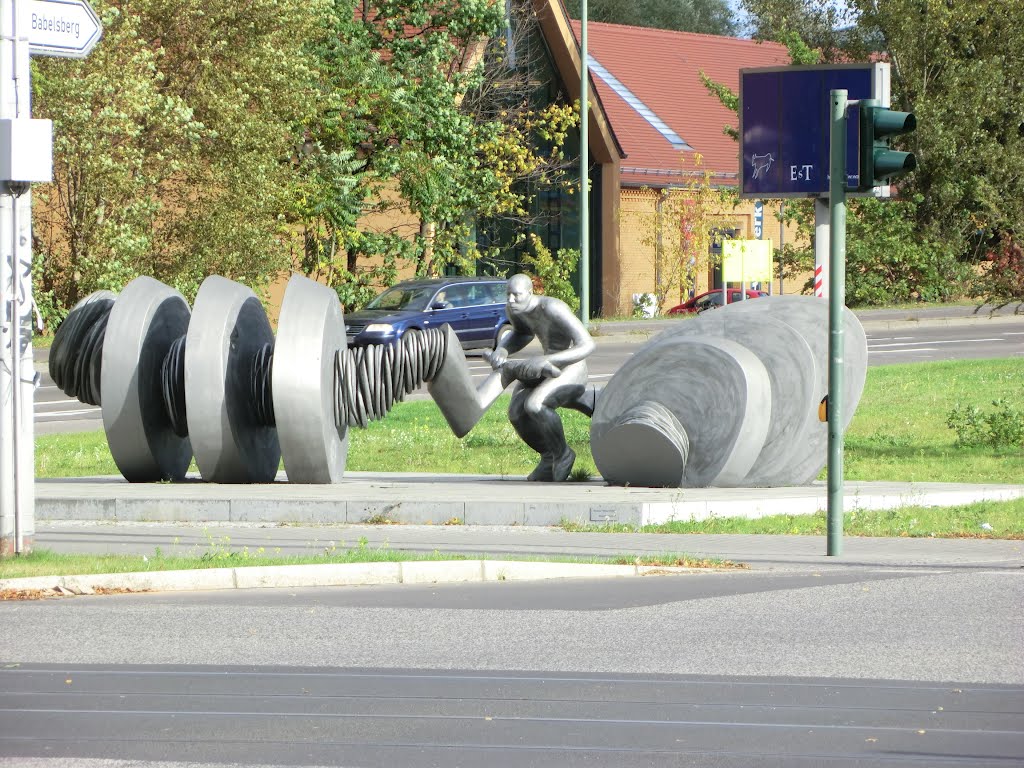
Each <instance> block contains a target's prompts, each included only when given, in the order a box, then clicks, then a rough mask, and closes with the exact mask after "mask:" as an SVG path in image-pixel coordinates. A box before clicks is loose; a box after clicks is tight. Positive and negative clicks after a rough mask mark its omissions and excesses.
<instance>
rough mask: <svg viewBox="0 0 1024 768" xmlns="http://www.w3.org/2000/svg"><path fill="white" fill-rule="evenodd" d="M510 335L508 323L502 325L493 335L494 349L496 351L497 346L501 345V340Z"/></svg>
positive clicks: (510, 327)
mask: <svg viewBox="0 0 1024 768" xmlns="http://www.w3.org/2000/svg"><path fill="white" fill-rule="evenodd" d="M510 333H512V325H511V324H510V323H504V324H503V325H502V326H501V327H500V328H499V329H498V332H497V333H496V334H494V348H495V349H497V348H498V344H500V343H501V340H502V339H503V338H504V337H505V336H507V335H508V334H510Z"/></svg>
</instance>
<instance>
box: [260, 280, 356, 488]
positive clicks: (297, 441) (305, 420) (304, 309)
mask: <svg viewBox="0 0 1024 768" xmlns="http://www.w3.org/2000/svg"><path fill="white" fill-rule="evenodd" d="M345 346H346V340H345V321H344V318H343V316H342V311H341V305H340V304H339V303H338V295H337V294H336V293H335V292H334V291H332V290H331V289H330V288H327V287H325V286H323V285H320V284H319V283H316V282H314V281H312V280H310V279H309V278H307V277H303V276H302V275H292V277H291V279H290V280H289V281H288V288H287V290H286V291H285V294H284V303H283V304H282V305H281V316H280V319H279V320H278V326H277V344H276V346H275V347H274V369H273V374H272V378H273V392H274V414H275V418H276V421H277V435H278V439H279V440H280V441H281V455H282V457H283V459H284V468H285V471H286V472H287V473H288V480H289V481H290V482H293V483H337V482H340V481H341V479H342V477H343V476H344V474H345V460H346V459H347V457H348V426H347V424H346V420H345V419H343V418H342V419H337V421H340V422H341V425H340V426H336V425H335V421H336V419H335V414H334V400H335V386H336V385H335V365H334V363H335V355H336V354H337V352H338V350H340V349H344V348H345ZM341 384H342V383H341V382H339V383H338V385H341Z"/></svg>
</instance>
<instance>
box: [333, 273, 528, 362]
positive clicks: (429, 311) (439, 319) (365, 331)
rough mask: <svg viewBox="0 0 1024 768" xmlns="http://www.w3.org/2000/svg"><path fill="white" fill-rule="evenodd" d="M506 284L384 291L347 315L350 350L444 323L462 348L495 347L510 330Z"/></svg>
mask: <svg viewBox="0 0 1024 768" xmlns="http://www.w3.org/2000/svg"><path fill="white" fill-rule="evenodd" d="M505 299H506V294H505V281H504V280H501V279H496V278H483V277H441V278H429V279H428V278H424V279H421V280H407V281H405V282H403V283H398V284H397V285H395V286H394V287H392V288H388V289H387V290H386V291H384V293H382V294H380V295H379V296H378V297H377V298H375V299H374V300H373V301H371V302H370V303H369V304H367V305H366V307H364V308H363V309H361V310H359V311H358V312H353V313H351V314H348V315H345V333H346V335H347V336H348V343H349V346H363V345H366V344H389V343H393V342H395V341H397V340H398V339H400V338H401V337H402V334H404V333H405V332H406V331H408V330H410V329H413V328H415V329H418V330H423V329H426V328H437V327H440V326H442V325H444V324H445V323H447V324H448V325H450V326H451V327H452V330H454V331H455V334H456V335H457V336H458V337H459V341H460V342H461V343H462V347H463V349H474V348H481V347H485V348H493V347H494V345H495V344H496V343H497V340H498V339H499V338H501V336H502V335H503V334H505V333H506V332H507V331H508V330H510V329H511V325H509V322H508V318H507V317H506V316H505Z"/></svg>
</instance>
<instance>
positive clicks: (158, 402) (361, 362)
mask: <svg viewBox="0 0 1024 768" xmlns="http://www.w3.org/2000/svg"><path fill="white" fill-rule="evenodd" d="M151 282H153V283H155V281H151ZM222 282H223V283H227V282H228V281H222ZM308 282H309V281H306V282H305V283H302V284H300V285H299V287H298V290H299V291H300V292H301V291H304V290H315V289H310V288H309V287H308V285H307V284H308ZM156 285H159V284H156ZM164 289H166V287H164ZM143 290H149V291H150V292H152V288H148V289H147V288H145V287H143ZM211 295H214V296H217V295H218V294H217V293H216V292H211ZM116 299H117V297H116V296H115V295H114V294H113V293H110V292H109V291H100V292H97V293H95V294H92V295H90V296H88V297H87V298H85V299H83V300H82V301H81V302H79V303H78V304H77V305H76V306H75V307H74V308H73V309H72V311H71V312H70V313H69V315H68V317H67V319H66V320H65V321H64V323H62V324H61V326H60V327H59V328H58V329H57V333H56V334H55V336H54V342H53V345H52V349H51V354H50V363H49V365H50V375H51V377H52V378H53V380H54V382H55V383H56V384H57V386H58V387H59V388H60V389H61V390H62V391H64V392H65V393H66V394H67V395H69V396H71V397H77V398H78V399H79V400H80V401H82V402H86V403H89V404H91V405H100V406H102V405H103V392H102V386H101V380H102V369H103V352H104V343H105V341H106V336H107V326H108V321H109V320H110V317H111V314H112V312H113V311H114V306H115V302H116ZM197 301H198V300H197ZM335 302H336V299H335ZM224 303H225V305H226V302H224ZM186 311H187V307H186ZM184 327H185V328H188V327H189V326H188V325H187V323H186V325H185V326H184ZM246 330H248V329H246ZM180 332H181V331H180V330H179V331H178V333H180ZM236 335H237V332H235V333H233V334H232V335H231V338H232V339H234V338H235V337H236ZM241 335H242V336H244V335H246V333H245V332H243V333H242V334H241ZM188 339H189V333H188V332H186V333H184V334H182V335H180V336H176V337H173V336H172V337H171V339H170V340H169V341H168V342H167V344H166V353H162V357H161V355H160V354H158V357H157V360H156V361H155V362H156V365H155V366H151V367H152V368H155V370H153V371H152V375H153V376H155V377H156V381H155V382H154V385H153V389H154V390H155V392H154V394H153V396H151V397H149V398H144V399H143V402H142V403H141V404H140V405H139V407H138V409H137V410H138V411H140V412H139V413H137V414H136V419H135V421H136V422H137V423H136V429H135V432H141V434H140V435H138V436H136V435H132V436H131V440H134V439H135V438H136V437H139V438H141V439H143V440H144V441H145V442H152V440H150V439H149V438H150V437H151V435H150V434H149V432H150V430H151V429H153V428H152V426H151V425H152V424H155V423H165V424H166V425H167V429H169V431H170V432H173V434H174V435H176V436H177V437H178V438H180V439H182V440H186V441H187V439H188V438H189V432H190V430H189V414H188V402H189V401H188V399H187V397H186V389H187V385H186V379H187V373H186V345H187V341H188ZM449 339H450V335H449V333H448V331H447V329H445V328H431V329H426V330H423V331H410V332H408V333H406V335H405V336H404V337H403V338H402V339H401V340H400V341H399V342H398V343H396V344H389V345H377V346H369V347H360V348H353V349H349V348H347V347H346V346H344V337H343V336H342V337H341V348H340V349H331V350H329V352H328V354H329V362H328V363H327V365H329V366H330V371H329V372H327V375H328V376H329V377H330V379H333V386H332V392H331V400H332V404H333V409H332V410H333V419H332V420H331V421H333V424H334V427H335V429H336V432H337V435H338V436H342V438H343V436H344V433H345V429H346V428H347V427H349V426H358V427H366V425H367V424H368V423H369V422H370V421H375V420H378V419H382V418H384V416H385V415H386V414H387V413H388V412H389V411H390V410H391V408H392V407H393V406H394V404H395V403H396V402H400V401H401V400H402V399H403V398H404V397H405V396H406V395H407V394H409V393H410V392H412V391H414V390H416V389H417V388H419V387H420V386H422V385H423V384H424V383H427V382H431V381H433V379H434V378H435V376H437V375H438V373H439V371H440V370H441V368H442V366H443V365H444V362H445V360H446V356H447V355H448V351H449V350H448V347H449ZM144 346H145V343H144ZM198 346H199V342H197V348H198ZM205 346H207V347H209V346H211V345H205ZM231 346H232V349H234V347H235V345H234V343H232V344H231ZM274 347H275V344H274V342H273V341H271V342H269V343H258V342H257V343H256V345H255V346H254V347H251V351H250V353H247V354H242V355H240V356H239V357H238V358H237V359H234V358H232V359H231V361H230V362H229V363H228V366H229V368H231V370H230V371H229V372H228V373H229V376H228V377H229V378H232V377H234V378H238V379H240V380H241V381H242V382H243V384H244V386H242V387H240V388H239V389H237V390H232V391H230V392H228V393H221V397H222V398H224V399H225V400H226V401H227V402H226V403H225V406H226V410H227V411H230V412H233V413H236V414H237V413H239V412H241V413H243V414H244V421H245V422H246V424H245V431H246V434H245V435H244V436H239V435H235V434H234V431H233V430H227V431H226V432H225V433H223V434H221V433H220V432H218V433H217V434H218V439H220V440H221V441H228V442H234V443H235V445H232V446H231V448H232V450H231V451H218V452H216V454H215V457H214V458H215V459H216V460H209V461H208V462H207V463H209V464H212V465H220V464H223V463H224V462H223V461H222V459H223V458H224V456H228V457H229V458H232V457H235V454H236V453H240V454H241V459H242V460H243V461H244V459H245V457H246V451H247V450H248V449H247V447H246V445H245V444H246V443H249V442H253V440H251V439H250V438H251V434H253V433H255V432H254V430H259V429H265V428H275V427H276V426H277V409H276V408H275V400H274V387H273V381H274V375H273V374H274V360H275V349H274ZM139 357H141V355H140V356H139ZM135 365H139V359H138V357H137V359H136V360H135ZM207 367H208V366H207ZM204 372H205V371H204ZM307 373H308V375H310V376H312V375H320V374H322V373H324V372H317V371H313V370H312V369H310V370H309V371H307ZM142 378H146V376H145V375H144V376H143V377H142ZM215 378H223V377H222V376H215ZM330 379H329V381H330ZM197 389H198V388H197ZM197 396H198V397H200V398H203V399H204V400H205V399H207V396H206V393H205V392H203V391H196V390H193V391H192V393H191V394H190V395H189V397H197ZM303 401H304V398H303V397H302V395H301V394H292V395H290V396H289V397H288V402H289V404H291V403H294V402H303ZM193 404H195V401H193ZM203 405H205V403H203ZM325 405H327V404H326V403H325ZM304 407H305V405H304ZM308 407H310V408H315V409H317V410H318V413H317V416H316V417H314V418H315V420H320V419H322V418H323V416H324V414H323V412H322V411H320V410H319V408H320V406H319V403H315V404H314V403H309V404H308ZM327 407H330V405H328V406H327ZM325 410H326V409H325ZM229 418H230V414H229ZM113 420H114V419H112V421H113ZM104 423H105V425H106V424H107V418H106V413H105V415H104ZM193 427H195V423H193ZM304 437H306V439H307V441H312V440H313V439H314V437H315V436H312V435H310V436H305V435H304ZM108 440H111V442H112V443H113V439H112V436H111V432H110V430H109V429H108ZM120 442H124V441H123V440H122V441H120ZM204 442H205V443H206V444H208V443H209V440H204ZM255 442H257V443H267V442H268V441H267V440H264V439H262V438H257V439H256V440H255ZM114 447H115V446H114V445H113V444H112V445H111V448H112V453H114V457H115V461H117V460H118V451H116V450H114ZM119 447H120V446H119ZM125 447H126V446H125ZM261 447H262V448H266V446H265V445H262V446H261ZM273 448H274V450H277V444H276V439H275V440H274V441H273ZM235 449H237V450H235ZM258 452H259V453H260V454H263V453H266V451H265V450H260V451H258ZM329 452H330V451H328V453H329ZM222 454H223V455H222ZM277 455H278V456H279V455H280V453H278V454H277ZM196 458H197V460H200V448H199V447H198V446H197V447H196ZM259 458H260V459H261V460H262V459H265V457H263V456H262V455H261V456H260V457H259ZM271 458H272V461H269V460H263V461H261V463H262V464H266V465H267V467H268V468H265V469H263V470H260V471H255V472H256V477H250V476H248V475H245V474H244V473H243V475H242V477H241V478H240V477H239V473H238V472H237V471H230V472H229V476H230V477H231V481H234V482H239V481H252V480H253V479H257V478H258V479H264V480H266V475H267V474H268V473H276V467H277V462H278V461H279V458H273V457H271ZM156 462H157V464H158V465H160V472H159V475H160V476H171V477H176V476H178V475H179V474H183V471H184V470H181V471H180V472H179V471H173V470H168V469H166V463H165V462H163V461H162V460H161V459H159V458H158V459H157V460H156ZM285 463H286V467H287V466H288V456H287V455H285ZM321 463H322V462H321ZM343 463H344V461H343V458H342V466H343ZM199 464H200V471H201V472H202V471H203V461H201V460H200V461H199ZM118 466H119V468H121V469H122V473H123V474H125V476H126V477H127V478H128V479H129V480H143V479H151V478H150V477H148V476H145V473H143V475H141V476H140V475H138V474H136V473H133V472H131V471H125V468H124V467H122V466H121V462H118ZM186 466H187V462H186ZM342 471H343V470H342ZM291 474H292V472H291V469H289V475H291ZM296 474H297V473H296ZM314 474H315V473H314ZM315 476H316V477H317V478H319V479H312V480H307V481H308V482H324V481H325V480H324V479H323V473H322V472H321V473H320V474H319V475H315ZM204 477H205V473H204ZM270 479H273V474H271V475H270Z"/></svg>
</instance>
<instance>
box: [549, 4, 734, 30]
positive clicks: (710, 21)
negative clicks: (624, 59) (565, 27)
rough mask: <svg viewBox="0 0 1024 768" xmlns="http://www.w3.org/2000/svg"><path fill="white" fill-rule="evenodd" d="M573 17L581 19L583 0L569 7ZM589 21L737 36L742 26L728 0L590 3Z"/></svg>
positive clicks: (588, 6) (567, 5) (588, 5)
mask: <svg viewBox="0 0 1024 768" xmlns="http://www.w3.org/2000/svg"><path fill="white" fill-rule="evenodd" d="M566 7H567V8H568V11H569V14H570V16H572V17H573V18H574V19H578V18H580V0H569V1H568V2H567V3H566ZM587 18H588V19H589V20H590V21H604V22H607V23H609V24H630V25H632V26H635V27H653V28H655V29H672V30H677V31H680V32H702V33H704V34H708V35H729V36H731V35H736V34H737V33H738V32H739V24H738V23H737V21H736V16H735V14H734V13H733V11H732V8H731V7H730V5H729V3H728V0H639V2H633V1H631V0H591V1H589V2H588V3H587Z"/></svg>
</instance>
